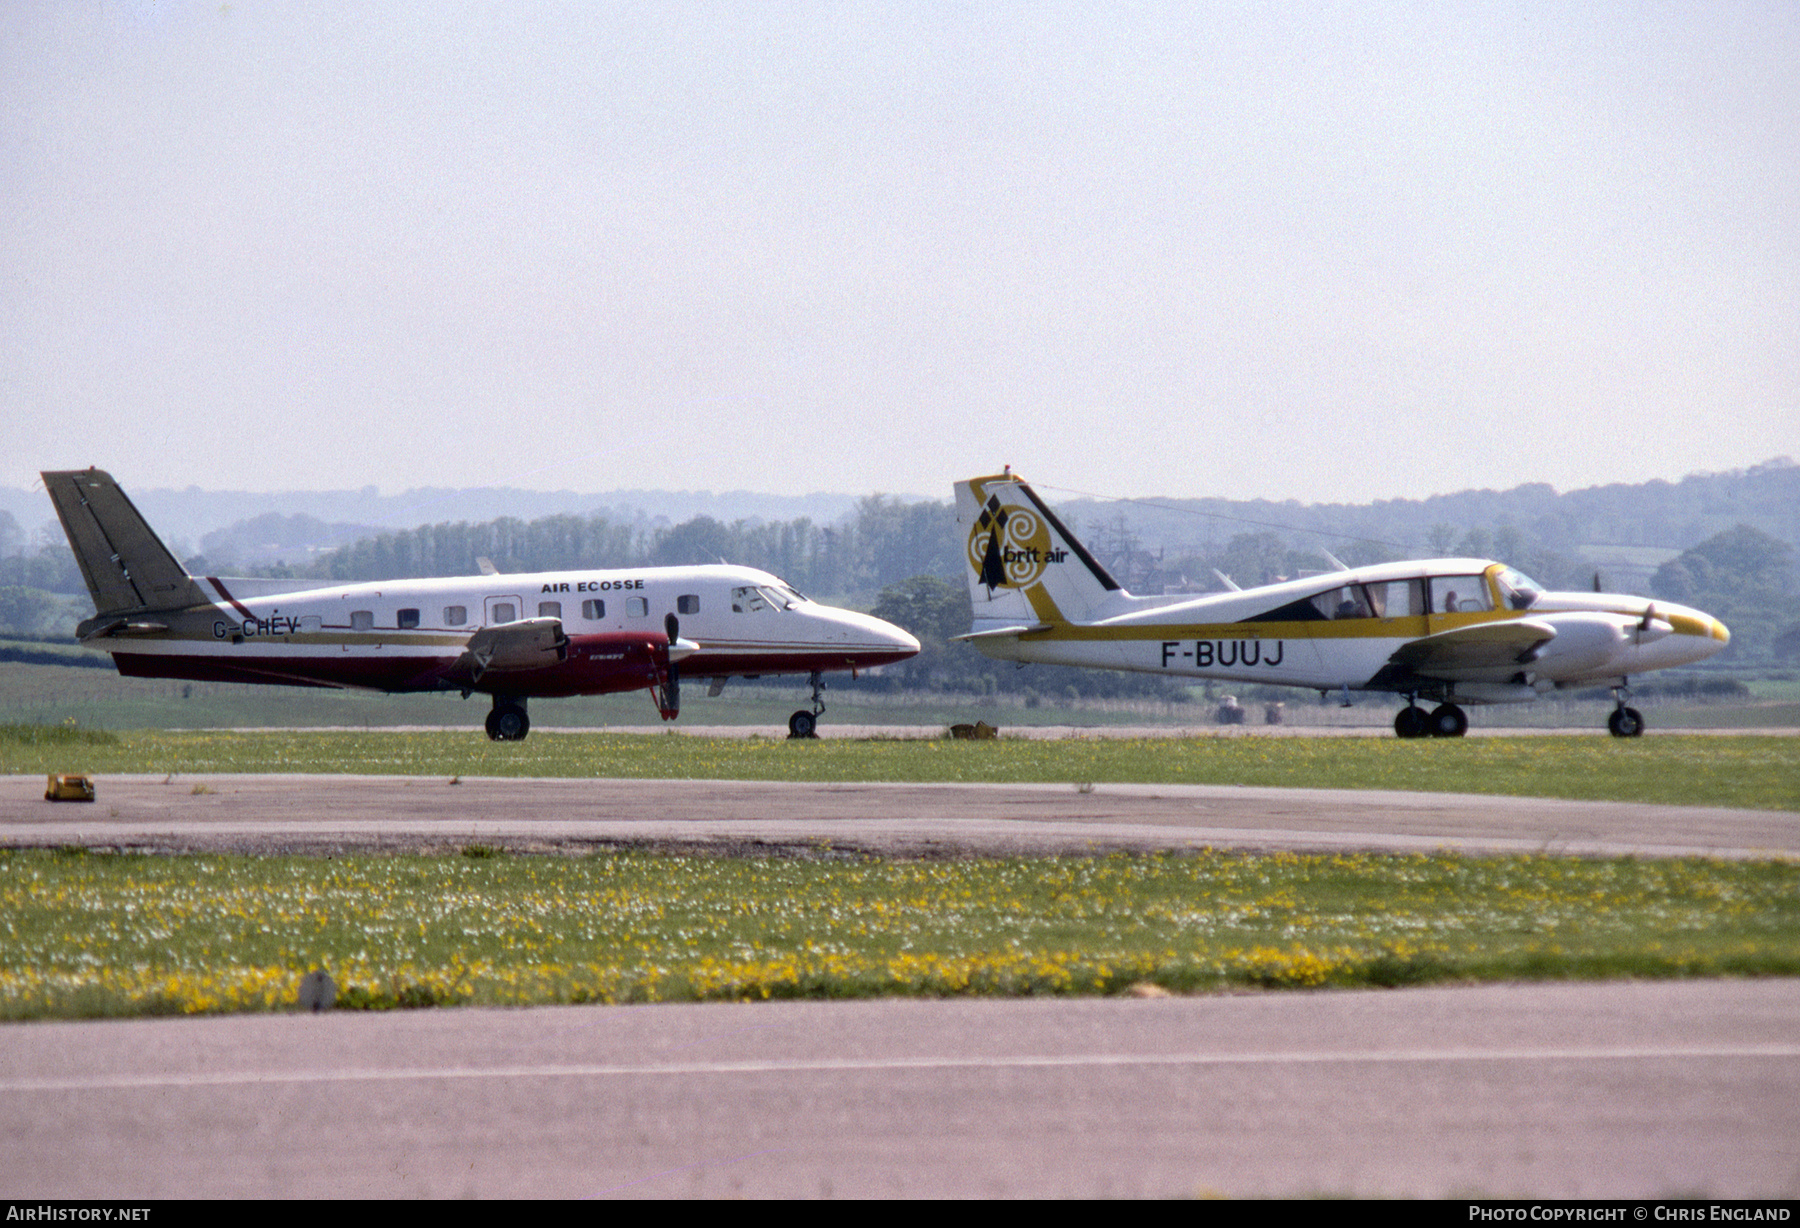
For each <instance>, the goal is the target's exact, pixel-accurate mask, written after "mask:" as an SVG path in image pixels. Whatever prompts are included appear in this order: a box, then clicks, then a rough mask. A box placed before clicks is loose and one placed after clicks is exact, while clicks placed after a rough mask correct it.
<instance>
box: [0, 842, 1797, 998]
mask: <svg viewBox="0 0 1800 1228" xmlns="http://www.w3.org/2000/svg"><path fill="white" fill-rule="evenodd" d="M312 968H321V969H324V970H325V971H327V972H329V973H330V975H331V976H332V977H333V978H334V980H335V981H336V983H337V985H338V987H339V991H340V1005H342V1006H349V1007H362V1008H388V1007H419V1006H431V1005H452V1004H464V1003H469V1004H488V1005H527V1004H540V1003H556V1002H654V1001H679V1000H697V999H699V1000H704V999H762V998H778V997H779V998H786V997H864V996H872V995H894V994H903V995H969V994H1007V995H1027V994H1108V993H1118V992H1123V991H1126V990H1128V989H1131V988H1132V987H1136V986H1143V985H1155V986H1159V987H1161V988H1163V989H1165V990H1170V991H1176V992H1190V991H1203V990H1213V989H1219V988H1228V987H1234V986H1248V987H1264V988H1282V987H1318V986H1370V985H1383V986H1394V985H1410V984H1422V983H1428V982H1438V981H1445V980H1493V979H1520V978H1532V979H1548V978H1597V977H1614V976H1645V977H1663V976H1717V975H1793V974H1795V973H1800V865H1795V864H1792V863H1741V862H1739V863H1725V862H1710V861H1700V860H1683V861H1635V860H1613V861H1598V860H1581V859H1576V858H1556V857H1541V856H1535V857H1500V858H1460V857H1448V856H1435V857H1425V856H1404V857H1380V856H1366V855H1358V856H1344V855H1338V856H1296V855H1293V854H1265V855H1248V854H1228V853H1203V854H1199V855H1194V856H1144V857H1106V858H1014V859H967V860H955V861H924V862H919V861H913V862H903V861H873V860H871V861H862V860H855V861H852V860H844V859H833V858H830V857H821V858H813V859H782V860H751V859H728V858H707V857H681V858H675V857H662V856H653V855H649V854H618V855H605V856H596V857H585V858H570V857H510V856H502V855H497V854H493V853H491V852H490V851H489V850H485V849H469V850H466V851H465V855H464V856H460V857H458V856H449V857H436V858H419V857H348V858H336V859H309V858H260V859H258V858H240V857H223V856H200V857H167V858H164V857H140V856H130V855H93V854H75V853H70V852H64V853H52V852H19V851H12V852H5V853H0V1018H7V1019H27V1018H40V1017H80V1016H102V1015H134V1014H170V1013H202V1012H222V1011H245V1010H269V1009H279V1008H281V1007H283V1006H287V1005H290V1004H291V1003H293V1001H294V999H295V996H296V992H297V989H298V986H299V981H300V978H301V977H302V976H303V975H305V973H306V972H307V971H308V970H310V969H312Z"/></svg>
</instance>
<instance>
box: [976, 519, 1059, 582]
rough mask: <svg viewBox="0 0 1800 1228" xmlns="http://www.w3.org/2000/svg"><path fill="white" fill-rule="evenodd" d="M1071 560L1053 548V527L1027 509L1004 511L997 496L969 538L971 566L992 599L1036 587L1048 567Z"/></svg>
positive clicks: (978, 520)
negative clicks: (1008, 590) (1006, 590)
mask: <svg viewBox="0 0 1800 1228" xmlns="http://www.w3.org/2000/svg"><path fill="white" fill-rule="evenodd" d="M1068 557H1069V552H1068V551H1067V550H1054V549H1052V548H1051V546H1050V527H1049V526H1048V525H1046V524H1045V523H1044V518H1043V517H1042V516H1040V515H1038V514H1037V513H1036V512H1034V511H1031V510H1029V509H1027V508H1022V507H1002V506H1001V505H1000V497H999V496H998V495H991V496H989V497H988V501H987V506H986V507H984V508H982V509H981V515H980V517H979V518H977V519H976V521H975V528H974V529H973V530H972V531H971V532H970V534H969V565H970V566H971V567H973V568H974V569H975V570H976V572H977V573H979V574H980V576H981V582H982V584H984V585H986V586H987V590H988V596H990V597H991V596H993V594H994V590H995V589H997V588H1024V587H1025V586H1026V585H1028V584H1033V583H1035V582H1036V581H1037V580H1038V579H1039V578H1040V577H1041V576H1043V574H1044V568H1045V567H1047V566H1049V565H1050V564H1051V563H1060V562H1062V561H1063V560H1064V559H1066V558H1068Z"/></svg>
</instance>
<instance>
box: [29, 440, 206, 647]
mask: <svg viewBox="0 0 1800 1228" xmlns="http://www.w3.org/2000/svg"><path fill="white" fill-rule="evenodd" d="M40 476H42V477H43V479H44V489H45V490H47V491H49V492H50V501H51V502H52V503H54V504H55V505H56V515H57V518H58V519H59V520H61V521H62V526H63V532H64V533H66V534H68V537H69V548H70V549H71V550H73V551H74V552H75V561H76V563H78V564H79V565H80V567H81V575H82V578H83V579H85V580H86V581H87V586H88V591H89V592H90V593H92V594H93V596H94V612H95V613H96V614H126V613H134V612H136V611H139V610H179V609H185V608H186V607H188V606H194V605H204V604H206V603H207V600H208V599H207V596H206V594H205V592H204V591H203V590H202V589H201V587H200V586H199V584H197V583H196V582H195V581H194V578H193V577H192V576H190V575H188V573H187V571H186V569H185V568H183V567H182V565H181V564H180V563H179V562H177V561H176V559H175V556H174V555H172V554H170V553H169V548H168V547H167V546H165V545H163V544H162V539H161V538H159V537H157V535H156V533H155V531H154V530H152V529H151V528H150V526H149V524H147V523H146V522H145V520H144V517H143V515H142V514H141V513H140V512H139V511H138V510H137V508H136V507H134V506H132V502H131V500H130V499H128V498H127V497H126V496H125V492H124V491H123V490H121V489H119V484H118V483H117V482H115V481H113V479H112V475H111V474H109V473H105V472H102V471H101V470H99V469H79V470H74V471H71V472H65V473H45V474H42V475H40Z"/></svg>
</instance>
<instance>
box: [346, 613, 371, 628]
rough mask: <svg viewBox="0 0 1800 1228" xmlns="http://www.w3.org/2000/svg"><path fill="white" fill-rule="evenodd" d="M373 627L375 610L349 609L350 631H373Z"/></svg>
mask: <svg viewBox="0 0 1800 1228" xmlns="http://www.w3.org/2000/svg"><path fill="white" fill-rule="evenodd" d="M374 629H375V611H373V610H351V611H350V630H352V631H373V630H374Z"/></svg>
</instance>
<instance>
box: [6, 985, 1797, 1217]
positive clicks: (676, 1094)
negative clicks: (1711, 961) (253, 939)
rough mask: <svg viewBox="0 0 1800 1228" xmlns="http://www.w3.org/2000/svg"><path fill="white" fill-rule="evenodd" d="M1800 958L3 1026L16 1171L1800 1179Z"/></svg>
mask: <svg viewBox="0 0 1800 1228" xmlns="http://www.w3.org/2000/svg"><path fill="white" fill-rule="evenodd" d="M1797 1038H1800V982H1797V981H1793V980H1764V981H1731V982H1697V981H1686V982H1658V983H1618V982H1615V983H1609V984H1600V985H1566V984H1565V985H1491V986H1478V987H1470V988H1444V989H1415V990H1397V991H1369V992H1319V993H1301V992H1282V993H1258V994H1243V995H1215V996H1208V997H1198V998H1167V999H1149V1000H1130V999H1117V998H1112V999H1087V1000H1048V1001H1044V1000H1037V1001H1034V1000H1023V1001H1021V1000H959V1001H947V1002H922V1001H914V1000H887V1001H868V1002H835V1003H825V1002H794V1003H762V1004H757V1005H748V1006H744V1005H668V1006H647V1007H561V1008H546V1009H533V1010H513V1011H504V1010H455V1011H411V1012H399V1013H389V1014H383V1015H372V1014H366V1013H338V1014H328V1015H318V1016H307V1015H290V1016H267V1015H262V1016H235V1017H219V1018H202V1019H162V1020H138V1021H131V1022H118V1023H50V1024H28V1025H10V1026H8V1027H5V1028H0V1093H4V1095H5V1096H6V1101H7V1105H8V1110H7V1113H6V1121H5V1126H4V1138H5V1145H4V1146H3V1147H0V1187H4V1188H5V1189H6V1191H7V1194H8V1196H9V1197H11V1198H14V1199H37V1198H109V1199H126V1200H129V1199H133V1198H176V1197H183V1198H188V1197H199V1198H208V1197H229V1198H236V1197H264V1198H267V1197H276V1198H294V1197H302V1198H305V1197H348V1196H361V1197H370V1196H373V1197H408V1198H410V1197H459V1196H462V1197H510V1198H518V1197H553V1198H618V1197H663V1198H679V1197H734V1196H740V1197H833V1196H837V1197H990V1198H1002V1197H1056V1198H1061V1197H1095V1196H1098V1197H1135V1196H1149V1197H1162V1196H1171V1195H1174V1196H1180V1195H1195V1194H1198V1195H1207V1194H1224V1195H1230V1196H1256V1195H1276V1196H1281V1195H1297V1196H1306V1195H1320V1194H1325V1195H1332V1194H1352V1195H1386V1196H1416V1197H1470V1196H1484V1195H1485V1196H1494V1197H1534V1198H1546V1197H1547V1198H1693V1197H1706V1196H1712V1197H1728V1198H1729V1197H1739V1198H1742V1197H1784V1198H1792V1197H1794V1196H1795V1195H1796V1194H1800V1039H1797Z"/></svg>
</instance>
